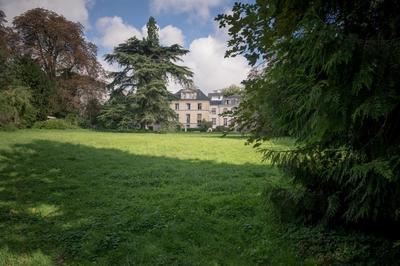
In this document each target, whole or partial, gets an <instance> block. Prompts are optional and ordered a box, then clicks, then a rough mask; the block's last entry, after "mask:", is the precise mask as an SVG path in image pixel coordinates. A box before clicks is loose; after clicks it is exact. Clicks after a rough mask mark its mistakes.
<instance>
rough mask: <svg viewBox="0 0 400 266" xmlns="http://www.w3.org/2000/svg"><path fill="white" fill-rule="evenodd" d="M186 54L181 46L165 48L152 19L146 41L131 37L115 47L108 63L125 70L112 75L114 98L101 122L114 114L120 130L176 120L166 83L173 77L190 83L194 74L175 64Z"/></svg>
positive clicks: (148, 25) (148, 26) (103, 114)
mask: <svg viewBox="0 0 400 266" xmlns="http://www.w3.org/2000/svg"><path fill="white" fill-rule="evenodd" d="M187 52H188V50H185V49H183V48H182V47H181V46H179V45H178V44H174V45H172V46H162V45H161V44H160V42H159V37H158V27H157V24H156V21H155V19H154V18H153V17H150V19H149V21H148V23H147V37H146V38H143V39H142V40H139V39H137V38H136V37H132V38H130V39H129V40H127V41H126V42H125V43H122V44H120V45H118V46H117V47H115V48H114V51H113V53H112V54H108V55H106V61H107V62H109V63H118V64H119V66H120V67H121V68H122V70H121V71H118V72H113V73H111V77H112V78H113V81H112V83H111V84H110V85H109V87H110V89H111V91H112V93H111V99H110V101H109V103H107V104H106V106H105V109H104V110H103V111H102V114H101V116H100V120H103V121H104V122H107V121H106V120H107V119H108V118H109V117H110V116H113V117H114V115H115V117H114V118H115V119H116V120H117V121H120V122H118V123H117V127H120V128H126V127H132V126H134V127H135V126H140V127H141V128H147V127H148V126H149V125H152V124H165V123H168V121H171V120H172V119H174V117H175V115H174V112H173V110H172V109H171V108H170V106H169V92H168V90H167V82H168V79H169V78H172V79H174V80H175V81H176V82H179V83H181V84H183V85H188V84H189V83H191V77H192V72H191V71H190V70H189V69H188V68H187V67H184V66H179V65H177V64H175V63H176V62H177V61H180V60H181V59H180V57H181V56H182V55H185V54H186V53H187ZM113 110H115V113H114V112H113ZM126 116H128V117H126ZM127 121H129V123H127ZM118 124H120V125H119V126H118ZM113 126H116V125H115V124H113Z"/></svg>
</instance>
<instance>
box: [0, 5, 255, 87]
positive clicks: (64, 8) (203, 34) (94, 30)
mask: <svg viewBox="0 0 400 266" xmlns="http://www.w3.org/2000/svg"><path fill="white" fill-rule="evenodd" d="M246 1H247V0H246ZM248 1H251V0H248ZM233 3H234V0H0V8H1V9H2V10H4V11H5V13H6V15H7V19H8V20H9V21H11V20H12V18H13V17H15V16H17V15H20V14H21V13H23V12H25V11H26V10H29V9H31V8H35V7H42V8H46V9H50V10H53V11H55V12H57V13H59V14H62V15H64V16H65V17H66V18H67V19H69V20H72V21H78V22H80V23H82V24H83V25H84V26H85V34H86V37H87V38H88V39H89V40H90V41H92V42H94V43H95V44H96V45H97V46H98V49H99V54H98V59H99V61H100V62H101V63H102V65H103V66H104V68H105V69H107V70H110V71H113V70H117V69H118V66H110V65H108V64H107V63H106V62H104V60H103V55H104V54H105V53H108V52H111V51H112V48H113V47H114V46H115V45H117V44H118V43H121V42H123V41H124V40H126V39H127V38H129V37H132V36H136V37H138V38H142V37H143V36H145V35H146V33H145V31H143V29H144V25H145V24H146V22H147V20H148V18H149V16H154V17H155V18H156V20H157V23H158V25H159V27H160V41H161V42H162V44H164V45H171V44H173V43H178V44H181V45H183V46H184V47H185V48H187V49H189V50H190V53H189V54H188V55H186V56H184V57H183V58H182V60H183V62H182V63H181V64H184V65H186V66H189V67H190V68H191V69H192V71H193V72H194V81H195V84H196V86H197V87H199V88H200V89H202V90H203V91H205V92H211V91H212V90H216V89H221V88H223V87H226V86H229V85H231V84H239V83H240V82H241V81H242V80H243V79H245V78H246V76H247V73H248V71H249V66H248V65H247V62H246V60H245V59H244V58H243V57H241V56H239V57H236V58H224V53H225V51H226V41H227V40H228V38H229V37H228V35H227V32H226V30H223V29H219V28H218V26H217V24H216V22H215V21H214V18H215V16H216V15H218V14H219V13H223V12H228V11H229V10H231V8H232V5H233ZM169 88H170V90H171V91H176V90H178V89H179V88H180V87H179V85H177V84H174V83H173V82H171V83H170V86H169Z"/></svg>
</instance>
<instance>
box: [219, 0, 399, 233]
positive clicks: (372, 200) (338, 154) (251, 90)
mask: <svg viewBox="0 0 400 266" xmlns="http://www.w3.org/2000/svg"><path fill="white" fill-rule="evenodd" d="M399 10H400V2H399V1H395V0H382V1H374V0H355V1H348V0H336V1H308V0H306V1H280V0H258V1H256V3H254V4H243V3H236V4H235V5H234V7H233V12H232V13H231V14H226V15H220V16H219V17H218V20H219V21H220V25H221V26H228V27H229V33H230V35H231V37H232V38H231V40H230V41H229V45H230V48H231V49H230V50H229V51H228V55H231V56H234V55H237V54H244V55H245V56H246V57H247V59H248V60H249V62H250V63H251V64H253V65H255V64H260V63H263V62H264V63H266V64H265V67H264V68H262V70H260V71H255V72H254V73H253V75H252V77H251V78H250V79H249V80H248V81H247V82H246V93H245V97H244V100H243V101H242V103H241V106H240V111H239V113H238V115H239V122H241V123H242V126H243V127H245V128H249V129H251V130H252V132H253V136H254V138H256V139H258V140H263V139H265V138H268V137H273V136H282V135H284V136H292V137H294V138H296V139H297V145H296V147H294V148H293V149H290V150H285V151H276V150H275V151H273V150H264V155H265V157H266V159H271V160H272V161H273V162H274V163H276V164H277V165H278V166H280V167H281V168H282V169H284V170H285V171H286V173H287V175H288V176H289V177H290V178H291V180H293V181H294V182H295V183H296V184H301V186H297V187H300V188H301V189H300V191H298V192H299V193H293V192H290V191H285V189H279V190H278V191H275V193H272V194H270V195H272V196H273V197H272V199H275V200H276V199H280V200H278V206H279V205H283V207H284V208H285V207H287V206H288V205H285V204H284V203H285V202H288V201H294V202H293V204H295V206H297V211H298V212H299V213H301V214H303V215H304V216H303V217H304V218H306V220H308V221H324V222H328V223H330V224H336V223H338V222H340V223H352V224H354V223H356V224H358V225H361V224H363V225H371V224H376V223H382V224H385V225H386V226H387V225H390V224H391V225H395V224H397V223H398V222H400V197H399V195H400V119H399V114H400V89H399V88H400V17H399V13H398V11H399ZM285 194H286V195H289V196H290V197H286V200H282V198H281V197H282V195H285ZM289 199H290V200H289Z"/></svg>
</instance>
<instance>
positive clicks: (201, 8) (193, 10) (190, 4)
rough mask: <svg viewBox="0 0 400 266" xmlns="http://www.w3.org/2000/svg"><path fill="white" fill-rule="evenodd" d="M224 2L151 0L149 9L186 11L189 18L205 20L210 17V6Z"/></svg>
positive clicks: (156, 12)
mask: <svg viewBox="0 0 400 266" xmlns="http://www.w3.org/2000/svg"><path fill="white" fill-rule="evenodd" d="M225 2H226V0H152V1H151V10H152V12H153V13H155V14H160V13H163V12H169V13H175V14H180V13H187V14H189V15H190V17H191V18H199V19H201V20H202V21H206V20H207V19H208V18H209V17H210V8H212V7H216V6H220V5H222V4H224V3H225Z"/></svg>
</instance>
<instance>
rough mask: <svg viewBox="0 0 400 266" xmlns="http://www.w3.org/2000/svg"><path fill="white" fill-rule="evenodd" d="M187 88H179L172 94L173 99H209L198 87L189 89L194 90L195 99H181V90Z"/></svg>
mask: <svg viewBox="0 0 400 266" xmlns="http://www.w3.org/2000/svg"><path fill="white" fill-rule="evenodd" d="M185 90H187V89H182V90H179V91H178V92H177V93H175V94H174V96H175V99H177V100H185V101H187V100H201V101H209V100H210V99H209V98H208V97H207V96H206V95H205V94H204V93H203V92H202V91H201V90H199V89H189V90H192V91H195V92H196V99H181V92H182V91H185Z"/></svg>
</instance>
